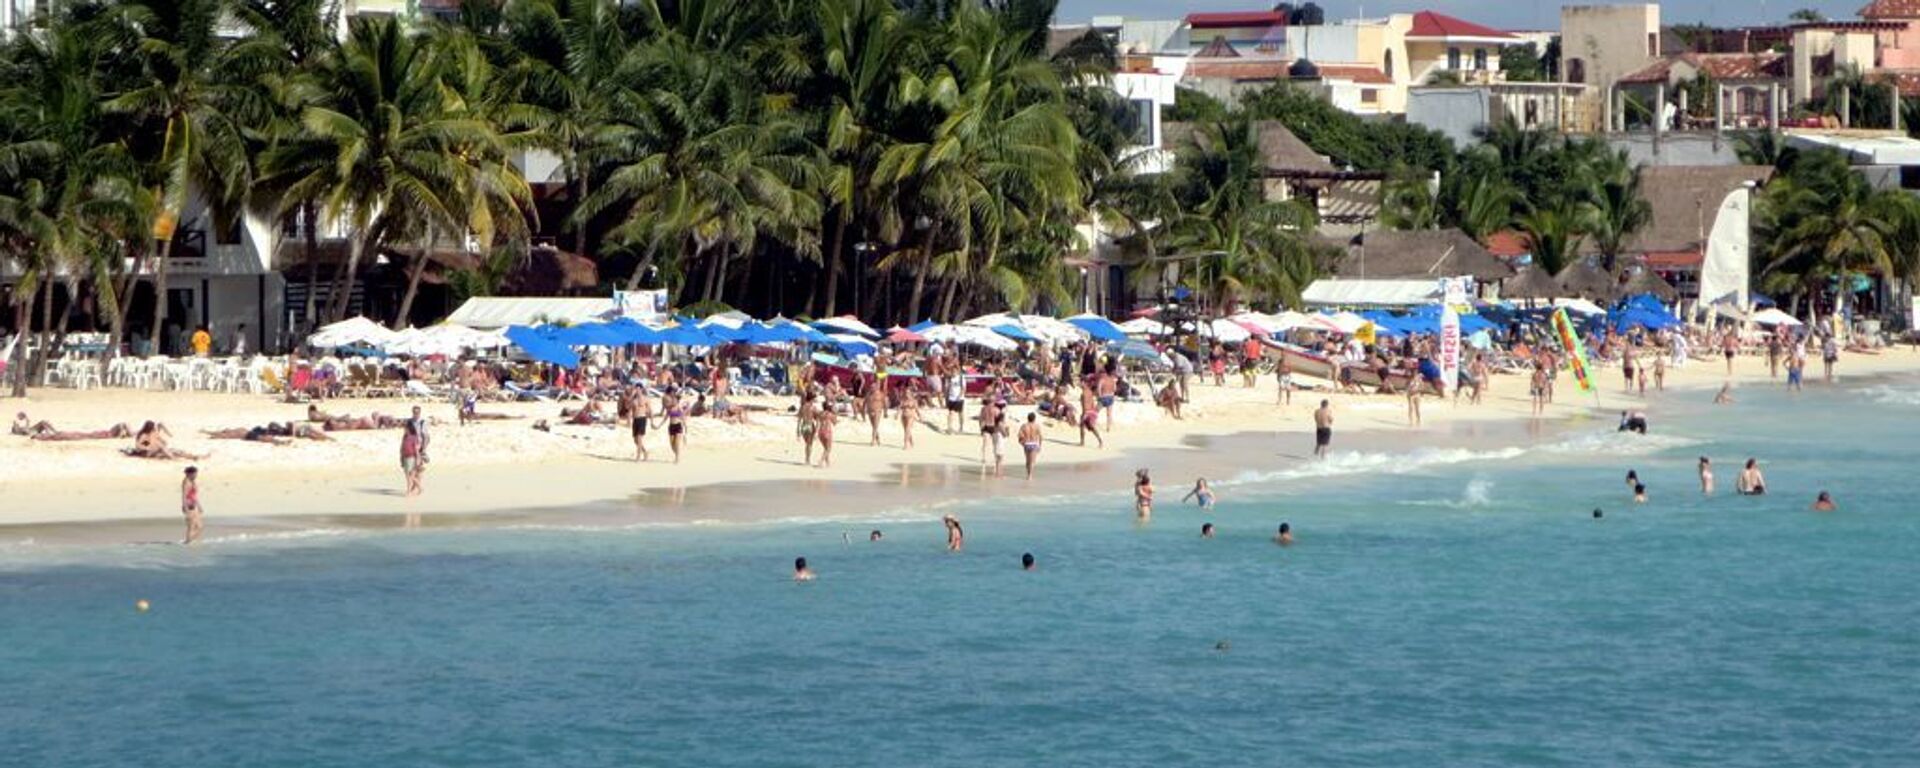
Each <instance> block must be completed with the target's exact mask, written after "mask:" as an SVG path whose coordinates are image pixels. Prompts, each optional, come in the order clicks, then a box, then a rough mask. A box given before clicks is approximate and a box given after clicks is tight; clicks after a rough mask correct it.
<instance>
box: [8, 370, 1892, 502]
mask: <svg viewBox="0 0 1920 768" xmlns="http://www.w3.org/2000/svg"><path fill="white" fill-rule="evenodd" d="M1912 371H1920V354H1916V353H1915V352H1914V351H1912V350H1911V349H1910V348H1892V349H1887V350H1884V351H1881V352H1880V353H1878V354H1851V353H1850V354H1846V355H1844V356H1843V357H1842V359H1841V361H1840V363H1839V366H1838V368H1837V372H1838V374H1839V375H1841V376H1843V377H1844V376H1863V375H1874V374H1884V373H1897V372H1912ZM1808 374H1809V378H1810V379H1811V381H1809V383H1808V384H1807V387H1808V388H1809V389H1813V388H1817V387H1822V386H1826V385H1825V384H1823V383H1822V382H1821V381H1820V377H1819V371H1818V366H1817V363H1816V364H1815V365H1814V366H1812V370H1809V371H1808ZM1783 375H1784V374H1783ZM1728 380H1729V377H1727V376H1726V371H1725V367H1724V365H1723V364H1722V363H1721V362H1720V361H1718V360H1715V361H1712V362H1707V361H1694V362H1692V363H1690V364H1689V365H1687V366H1685V367H1681V368H1674V369H1670V370H1669V372H1668V376H1667V382H1666V383H1667V390H1668V391H1667V392H1664V393H1657V392H1649V393H1648V396H1647V397H1646V398H1641V397H1639V396H1637V395H1636V396H1628V395H1625V394H1623V393H1622V392H1621V391H1620V383H1619V375H1618V370H1617V369H1601V370H1599V371H1598V372H1597V381H1596V386H1597V389H1598V392H1599V397H1598V398H1597V399H1596V398H1595V397H1593V396H1591V395H1582V394H1580V393H1578V391H1577V390H1576V389H1575V388H1574V387H1573V385H1572V383H1571V381H1570V380H1569V377H1567V376H1562V377H1561V382H1560V384H1559V394H1558V397H1557V402H1556V403H1555V404H1553V405H1552V406H1550V407H1549V409H1548V411H1547V414H1546V415H1545V416H1544V417H1543V418H1542V419H1541V420H1542V421H1548V420H1561V419H1567V418H1570V417H1575V416H1584V417H1587V418H1593V419H1611V418H1613V417H1614V416H1616V415H1617V411H1619V410H1621V409H1628V408H1631V409H1636V410H1644V411H1646V412H1648V414H1649V415H1650V417H1651V418H1652V419H1653V420H1654V422H1655V424H1656V425H1657V424H1658V421H1659V417H1660V416H1659V415H1660V409H1661V407H1662V404H1663V403H1664V402H1683V401H1684V402H1686V403H1688V404H1690V405H1697V404H1699V403H1703V402H1706V401H1707V400H1709V399H1711V397H1712V394H1713V392H1714V390H1716V389H1717V388H1718V387H1719V386H1720V385H1721V384H1722V383H1723V382H1725V381H1728ZM1731 380H1732V381H1733V382H1734V384H1735V394H1736V397H1737V396H1738V392H1739V390H1740V388H1742V387H1753V386H1782V384H1781V383H1780V382H1779V381H1770V380H1769V377H1768V373H1767V366H1766V361H1765V359H1764V358H1763V357H1758V356H1751V355H1749V356H1743V357H1742V358H1740V359H1739V360H1738V361H1737V362H1736V370H1735V375H1734V376H1733V377H1732V379H1731ZM1308 381H1310V382H1311V381H1312V380H1308ZM1526 387H1527V382H1526V379H1525V378H1524V377H1522V376H1517V375H1501V376H1496V377H1495V378H1494V380H1493V383H1492V385H1491V387H1490V392H1489V393H1488V395H1487V396H1486V398H1485V400H1484V402H1483V403H1481V404H1480V405H1472V404H1468V403H1466V402H1464V401H1463V402H1461V403H1460V404H1458V405H1455V404H1453V403H1451V402H1448V401H1442V400H1439V399H1436V398H1429V399H1427V400H1426V401H1425V405H1424V407H1423V411H1424V414H1423V416H1424V422H1425V423H1424V426H1422V427H1420V428H1410V427H1409V426H1407V421H1406V416H1405V399H1404V398H1403V397H1399V396H1379V395H1376V396H1357V395H1326V394H1322V393H1321V392H1316V391H1305V390H1303V391H1296V392H1295V393H1294V399H1293V403H1292V405H1291V406H1288V407H1284V408H1282V407H1279V406H1277V405H1276V404H1275V402H1274V400H1275V384H1274V381H1273V380H1272V379H1271V378H1266V379H1262V380H1260V381H1259V382H1258V384H1257V386H1255V387H1254V388H1251V389H1248V388H1245V387H1244V386H1242V384H1241V381H1240V379H1239V378H1238V377H1231V376H1230V377H1229V379H1228V381H1227V386H1225V387H1216V386H1213V385H1212V384H1210V383H1200V382H1199V380H1198V379H1196V383H1195V384H1194V386H1193V387H1192V398H1191V400H1192V402H1191V403H1190V404H1189V406H1188V407H1187V412H1186V418H1185V419H1182V420H1173V419H1170V418H1166V417H1164V416H1163V415H1162V413H1161V412H1160V410H1159V409H1158V408H1156V407H1154V406H1153V405H1151V404H1149V403H1123V404H1121V405H1120V406H1119V408H1118V411H1117V422H1118V423H1117V424H1116V425H1115V428H1114V430H1113V434H1111V435H1109V436H1108V439H1107V446H1106V447H1105V448H1104V449H1101V448H1096V447H1094V446H1093V445H1091V441H1089V445H1088V446H1086V447H1080V446H1078V445H1077V444H1076V442H1077V439H1078V438H1077V435H1076V434H1075V433H1074V432H1073V431H1072V430H1070V429H1067V428H1065V427H1064V426H1054V425H1049V428H1048V430H1047V435H1046V445H1045V447H1044V449H1043V450H1042V452H1041V458H1040V464H1041V471H1040V472H1039V473H1038V476H1037V477H1036V478H1035V479H1034V480H1032V481H1027V480H1026V479H1024V478H1023V477H1022V470H1021V467H1020V464H1019V461H1020V457H1019V448H1018V446H1017V445H1014V444H1013V443H1012V441H1008V443H1007V450H1008V456H1007V462H1008V465H1007V468H1006V475H1005V476H1004V477H1000V478H985V479H983V481H982V482H981V484H980V490H979V492H980V493H987V494H1040V493H1049V492H1055V491H1060V490H1065V489H1066V487H1067V486H1066V483H1065V481H1064V480H1063V479H1062V478H1060V477H1058V476H1050V474H1049V470H1050V469H1056V468H1059V467H1062V466H1068V465H1084V464H1087V463H1089V462H1102V461H1107V460H1114V459H1119V458H1122V457H1125V456H1128V455H1129V454H1132V453H1136V452H1140V451H1147V450H1156V449H1158V450H1169V449H1171V450H1179V449H1182V447H1183V446H1189V445H1191V443H1192V441H1193V440H1194V439H1195V438H1199V437H1207V436H1225V435H1235V434H1246V433H1267V434H1271V435H1274V439H1275V440H1276V441H1277V444H1279V445H1281V446H1282V447H1283V448H1285V447H1286V446H1294V445H1296V444H1297V450H1298V454H1299V455H1302V456H1303V455H1305V454H1307V453H1308V452H1309V449H1310V443H1311V433H1312V429H1311V426H1312V421H1311V417H1312V410H1313V408H1314V407H1315V406H1316V405H1317V404H1318V402H1319V400H1320V399H1321V398H1323V397H1326V398H1328V399H1331V400H1332V401H1333V403H1334V409H1335V413H1336V419H1337V422H1336V437H1335V445H1334V447H1335V449H1336V451H1337V450H1338V449H1339V448H1340V447H1341V445H1342V443H1341V437H1340V436H1341V435H1352V434H1355V433H1364V434H1368V435H1372V436H1374V437H1376V438H1378V439H1380V440H1383V441H1385V442H1386V443H1388V444H1390V445H1393V446H1404V447H1411V446H1415V445H1420V444H1422V443H1423V440H1428V439H1430V436H1431V435H1434V434H1437V433H1439V432H1442V431H1445V430H1447V429H1449V428H1450V427H1453V426H1457V425H1459V424H1461V423H1473V422H1486V423H1506V424H1523V423H1528V422H1531V421H1534V417H1532V416H1531V415H1530V407H1529V402H1528V398H1527V396H1526ZM743 400H744V401H745V402H748V403H750V404H754V405H760V406H765V407H766V408H768V409H769V410H767V411H763V412H760V413H756V414H754V415H753V419H752V421H753V423H752V424H750V425H745V426H741V425H730V424H724V423H721V422H719V421H717V420H713V419H695V420H693V424H692V426H691V431H690V436H689V441H688V450H687V453H686V455H685V457H684V458H683V460H682V461H681V463H679V464H677V465H676V464H673V463H671V460H672V455H671V453H670V452H669V451H668V449H667V445H666V440H665V435H664V434H661V433H659V432H656V433H654V434H652V435H650V436H649V447H650V448H651V449H652V452H653V456H652V461H650V462H646V463H636V462H634V461H633V460H632V459H633V449H632V443H631V441H630V438H629V436H628V433H627V432H626V430H625V429H615V428H611V427H579V426H569V425H562V424H557V423H556V424H555V425H554V426H553V429H552V432H550V433H549V432H542V431H537V430H535V429H533V428H532V425H533V423H534V422H535V421H536V420H538V419H547V420H549V421H550V422H557V421H559V419H558V414H559V410H560V408H561V404H558V403H509V404H488V405H487V406H485V407H484V408H483V410H488V411H494V412H503V413H509V414H513V415H515V416H517V417H519V418H516V419H513V420H507V421H490V422H481V423H477V424H474V425H470V426H466V427H461V426H458V425H457V424H455V423H454V407H453V405H452V404H450V403H446V402H424V403H419V404H421V405H423V406H424V408H425V413H426V415H427V416H429V417H430V418H434V419H437V420H438V421H439V422H440V423H438V424H437V425H436V426H435V427H434V429H433V442H432V450H431V457H432V464H431V469H430V471H429V472H428V473H427V475H426V493H425V495H424V496H422V497H419V498H413V499H408V498H405V497H403V496H402V495H401V490H402V487H403V482H402V478H401V474H400V471H399V467H398V444H399V433H398V432H397V431H394V430H387V431H370V432H337V433H332V437H333V438H334V440H333V442H314V441H306V440H300V441H295V443H294V444H292V445H286V446H272V445H265V444H259V443H250V442H244V441H238V440H214V439H209V438H207V437H205V436H204V435H203V434H202V430H211V429H222V428H233V427H251V426H254V425H258V424H263V423H266V422H268V421H288V420H293V421H299V420H301V419H303V418H304V417H305V414H306V406H305V405H295V404H287V403H283V402H279V401H278V400H276V399H275V398H273V397H270V396H264V395H242V394H213V393H201V392H191V393H177V392H146V391H131V390H120V389H104V390H101V389H96V390H88V391H72V390H59V389H36V390H34V391H33V392H32V396H31V397H29V398H27V399H25V400H10V401H8V406H9V408H10V410H12V411H24V412H26V413H27V414H28V415H29V416H30V417H31V418H32V419H34V420H36V421H37V420H41V419H45V420H48V421H51V422H52V423H53V424H54V425H56V426H57V427H59V428H61V429H67V430H92V429H104V428H106V427H108V426H110V425H112V424H114V423H119V422H125V423H127V424H128V425H129V426H131V427H135V428H137V427H138V426H139V425H140V423H141V422H143V421H145V420H149V419H152V420H158V421H161V422H164V423H165V424H167V425H168V427H169V428H170V429H171V430H172V432H173V433H174V435H175V438H174V441H173V444H174V446H175V447H177V448H180V449H183V450H186V451H189V452H193V453H207V454H209V455H208V456H206V457H205V458H204V459H202V460H200V461H198V462H193V463H195V464H197V465H198V466H199V467H200V468H201V472H200V475H201V480H200V483H201V488H202V490H201V496H202V499H203V501H204V504H205V506H206V509H207V511H208V520H209V527H210V529H213V530H217V529H218V527H219V526H220V525H221V520H222V518H223V517H228V518H232V517H246V518H270V517H276V516H315V517H335V516H339V517H344V518H348V519H351V518H354V517H366V518H369V519H372V518H381V519H391V518H396V517H399V516H405V515H412V514H418V515H421V516H423V517H428V518H431V517H434V516H449V517H450V516H459V515H476V514H484V513H493V512H519V513H522V514H528V511H529V510H542V509H558V508H565V507H573V506H578V505H586V504H596V503H598V504H607V503H612V504H619V503H621V502H624V501H629V500H635V499H640V498H646V497H653V498H658V497H660V496H661V495H669V496H671V495H673V494H682V493H684V492H685V491H686V489H690V488H699V487H704V486H713V485H716V484H727V483H745V482H754V481H802V480H804V481H817V482H820V483H822V484H823V485H824V484H828V483H832V484H836V485H839V484H845V483H849V482H861V481H871V482H875V483H880V482H889V483H899V482H900V481H901V480H902V478H903V475H904V472H905V468H906V467H907V466H908V465H912V466H915V467H951V468H961V469H965V470H967V471H973V472H977V469H975V468H977V467H978V462H979V457H980V437H979V435H978V433H977V432H976V431H974V430H973V429H971V428H969V427H966V426H963V427H962V429H961V430H960V433H959V434H954V435H945V434H940V433H939V432H937V431H935V429H934V428H933V425H927V424H923V425H922V426H921V427H920V428H917V429H916V430H915V435H916V440H917V443H918V445H917V446H916V447H915V448H913V449H912V450H903V449H902V447H901V432H900V426H899V423H898V421H897V420H893V419H889V420H888V421H887V422H886V423H884V424H883V425H882V428H881V440H882V445H880V446H877V447H876V446H869V445H867V439H868V436H869V432H868V428H867V425H866V424H865V423H863V422H860V421H856V420H851V419H844V420H842V422H841V424H840V427H839V430H838V432H839V436H840V444H839V445H838V446H837V447H836V450H835V456H834V463H833V466H832V467H831V468H829V469H820V468H815V467H808V466H804V465H803V464H802V463H801V449H800V444H799V442H798V441H797V440H796V439H794V418H793V416H792V414H790V413H788V412H787V411H788V408H789V407H790V406H791V405H792V404H793V403H792V400H791V398H777V399H774V398H767V399H759V400H756V399H753V398H743ZM414 404H415V402H410V401H406V400H389V399H375V400H333V401H328V402H326V403H324V404H323V407H324V408H325V409H326V410H327V411H328V412H331V413H334V414H352V415H360V414H365V413H368V412H375V413H383V414H387V415H393V416H401V415H404V414H405V413H406V411H407V409H408V408H410V407H411V406H412V405H414ZM972 410H973V409H972V407H971V406H970V407H969V410H968V413H967V416H968V417H969V418H971V416H972V415H973V414H972ZM1027 410H1028V408H1027V407H1023V406H1016V407H1014V408H1013V409H1012V412H1013V415H1014V417H1015V418H1016V420H1024V418H1025V414H1026V412H1027ZM9 415H10V416H11V414H9ZM923 415H924V416H926V417H928V418H930V419H934V420H937V419H939V418H941V417H944V412H939V411H933V410H927V411H924V412H923ZM969 424H970V422H969ZM1423 435H1425V436H1429V437H1423ZM129 444H130V441H129V440H99V441H84V442H43V441H33V440H29V439H27V438H25V437H19V436H8V437H5V438H0V498H4V499H5V500H6V501H5V503H4V504H3V505H0V527H10V528H12V529H13V530H14V532H15V535H11V536H8V535H6V534H5V533H4V532H0V538H8V539H19V538H22V536H21V535H19V531H20V530H21V528H22V527H24V526H35V527H36V529H37V530H38V531H39V533H40V534H41V535H42V537H43V538H44V534H45V531H46V526H48V525H61V524H77V523H99V522H106V521H155V522H158V521H177V520H178V519H179V517H178V516H179V479H180V473H181V470H182V469H183V468H184V467H185V466H187V464H188V463H189V462H185V461H178V462H170V461H154V460H147V459H136V458H129V457H127V456H124V455H122V454H121V449H122V448H124V447H126V446H128V445H129ZM1288 450H1291V449H1288ZM1274 460H1275V461H1284V460H1286V459H1284V458H1276V459H1274ZM782 487H783V488H789V489H790V488H804V487H806V486H794V485H791V484H787V485H783V486H782ZM1168 487H1169V489H1171V488H1173V486H1168ZM937 500H938V499H936V498H928V499H927V501H930V502H931V501H937ZM786 503H787V504H788V505H789V507H790V508H789V509H785V510H776V512H779V513H780V514H779V515H773V516H800V515H805V514H809V513H812V512H815V511H817V510H815V509H813V508H814V507H817V506H819V505H821V504H825V503H834V504H847V503H855V504H858V503H860V502H859V501H858V500H857V499H855V500H851V501H849V500H848V499H844V498H829V497H826V496H824V495H822V496H818V497H811V498H810V497H809V496H808V495H806V494H804V493H801V494H799V495H790V498H788V499H787V501H786ZM630 506H632V507H633V509H632V510H631V513H630V514H631V519H632V521H633V522H656V521H659V522H670V521H673V520H674V517H673V515H672V514H671V513H668V512H663V511H662V509H663V507H662V506H661V505H658V504H651V505H641V504H631V505H630ZM841 511H846V510H841ZM709 513H711V510H706V511H703V514H709ZM769 514H771V513H769Z"/></svg>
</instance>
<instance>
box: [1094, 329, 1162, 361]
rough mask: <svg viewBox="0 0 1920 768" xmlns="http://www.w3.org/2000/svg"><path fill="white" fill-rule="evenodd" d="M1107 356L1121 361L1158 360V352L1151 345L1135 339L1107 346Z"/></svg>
mask: <svg viewBox="0 0 1920 768" xmlns="http://www.w3.org/2000/svg"><path fill="white" fill-rule="evenodd" d="M1088 333H1092V331H1088ZM1107 354H1109V355H1113V356H1114V357H1118V358H1121V359H1126V358H1133V359H1135V360H1159V359H1160V351H1159V350H1156V349H1154V348H1153V345H1152V344H1148V343H1146V342H1144V341H1139V340H1137V339H1126V340H1124V341H1116V342H1113V343H1111V344H1108V345H1107Z"/></svg>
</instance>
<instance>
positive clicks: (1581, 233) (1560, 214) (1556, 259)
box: [1519, 208, 1586, 275]
mask: <svg viewBox="0 0 1920 768" xmlns="http://www.w3.org/2000/svg"><path fill="white" fill-rule="evenodd" d="M1584 218H1585V217H1583V216H1581V215H1580V214H1578V213H1568V212H1567V211H1566V210H1565V209H1561V208H1537V209H1534V210H1532V211H1529V212H1528V213H1526V214H1524V215H1522V216H1521V217H1520V220H1519V225H1520V231H1521V232H1522V233H1524V234H1525V235H1526V236H1527V248H1528V250H1529V251H1530V252H1532V254H1533V262H1534V264H1536V265H1538V266H1539V267H1540V268H1541V269H1544V270H1546V271H1547V272H1548V273H1549V274H1555V275H1558V274H1560V271H1561V270H1562V269H1565V268H1566V266H1567V265H1568V264H1572V263H1573V262H1574V260H1575V259H1577V258H1578V257H1579V254H1580V242H1581V241H1582V240H1584V239H1586V229H1585V224H1586V222H1585V221H1584Z"/></svg>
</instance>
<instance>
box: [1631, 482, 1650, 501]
mask: <svg viewBox="0 0 1920 768" xmlns="http://www.w3.org/2000/svg"><path fill="white" fill-rule="evenodd" d="M1633 503H1635V504H1645V503H1647V487H1646V486H1645V485H1638V484H1636V485H1634V486H1633Z"/></svg>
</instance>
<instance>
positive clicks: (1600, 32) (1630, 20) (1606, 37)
mask: <svg viewBox="0 0 1920 768" xmlns="http://www.w3.org/2000/svg"><path fill="white" fill-rule="evenodd" d="M1659 55H1660V6H1659V5H1657V4H1653V3H1634V4H1628V5H1569V6H1563V7H1562V8H1561V9H1560V76H1561V78H1562V79H1564V80H1566V81H1567V82H1569V83H1583V84H1587V85H1591V86H1593V88H1591V89H1588V90H1587V92H1586V93H1587V94H1588V97H1587V98H1589V99H1591V100H1593V101H1596V102H1598V103H1589V104H1587V105H1585V106H1586V107H1587V111H1588V112H1589V113H1594V114H1598V115H1600V117H1601V121H1600V124H1601V125H1603V126H1612V125H1615V124H1617V116H1616V115H1614V114H1613V113H1614V112H1615V111H1616V110H1615V109H1614V108H1613V106H1612V101H1611V99H1610V98H1609V95H1610V94H1612V93H1613V92H1614V88H1613V86H1614V85H1615V84H1616V83H1618V82H1619V81H1620V78H1622V77H1625V76H1627V75H1630V74H1633V73H1636V72H1639V71H1641V70H1643V69H1645V68H1646V67H1647V65H1649V64H1651V63H1653V60H1654V59H1655V58H1656V57H1658V56H1659Z"/></svg>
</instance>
